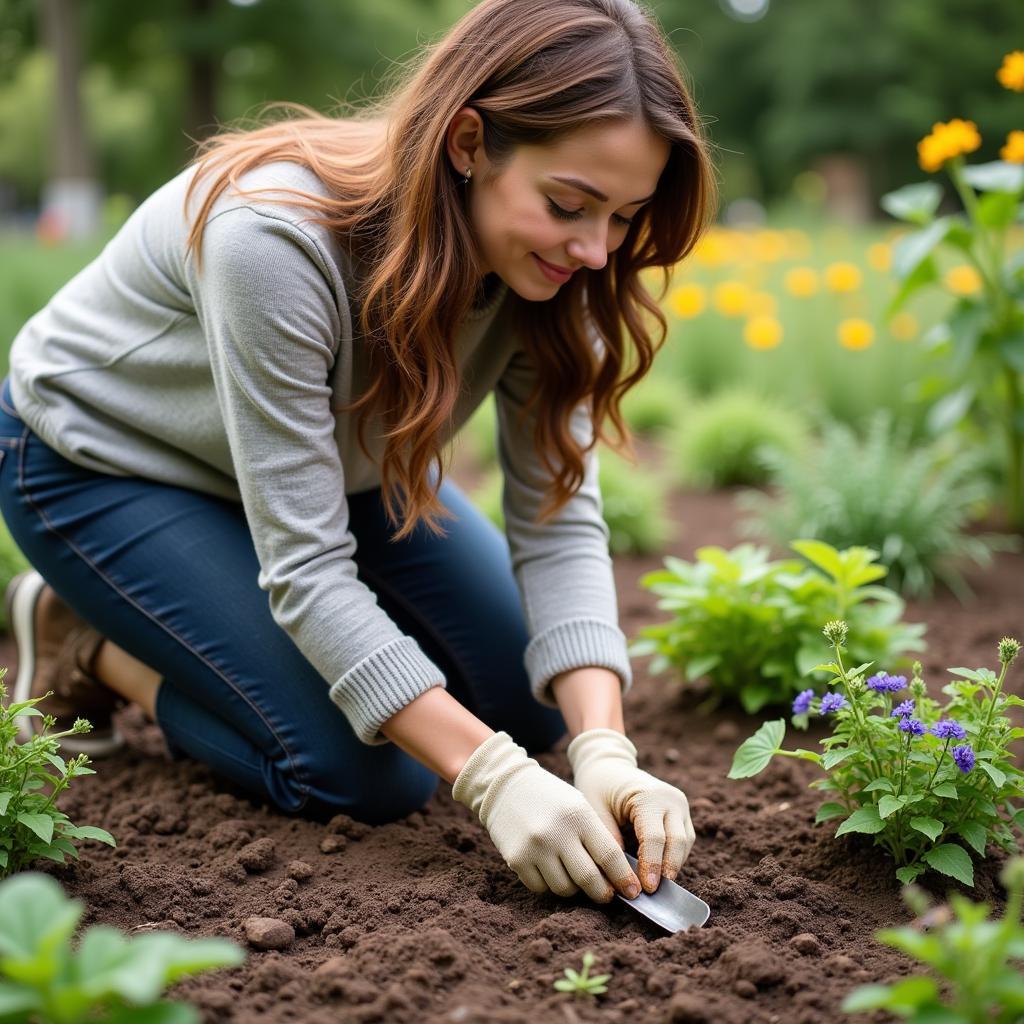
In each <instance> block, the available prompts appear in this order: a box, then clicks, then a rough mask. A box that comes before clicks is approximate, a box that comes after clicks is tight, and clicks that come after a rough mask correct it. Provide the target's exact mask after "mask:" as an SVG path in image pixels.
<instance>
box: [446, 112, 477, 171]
mask: <svg viewBox="0 0 1024 1024" xmlns="http://www.w3.org/2000/svg"><path fill="white" fill-rule="evenodd" d="M445 146H446V151H447V153H448V160H449V162H450V163H451V165H452V169H453V170H454V171H455V172H456V173H457V174H459V175H460V176H464V175H465V173H466V168H467V167H469V168H473V169H475V167H476V165H477V163H478V162H479V160H480V157H481V155H482V154H483V151H484V122H483V118H481V117H480V114H479V113H478V112H477V111H476V110H475V109H474V108H473V107H462V108H461V109H460V110H459V111H458V112H457V113H456V114H455V116H454V117H453V118H452V119H451V122H450V124H449V125H448V131H447V132H446V134H445Z"/></svg>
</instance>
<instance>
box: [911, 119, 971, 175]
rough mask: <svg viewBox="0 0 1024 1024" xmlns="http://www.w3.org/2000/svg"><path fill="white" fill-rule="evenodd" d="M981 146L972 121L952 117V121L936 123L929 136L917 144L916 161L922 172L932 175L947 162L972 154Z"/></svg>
mask: <svg viewBox="0 0 1024 1024" xmlns="http://www.w3.org/2000/svg"><path fill="white" fill-rule="evenodd" d="M980 145H981V136H980V135H979V134H978V126H977V125H976V124H975V123H974V122H973V121H963V120H961V119H960V118H959V117H954V118H953V120H952V121H948V122H946V123H943V122H941V121H937V122H936V123H935V124H933V125H932V131H931V134H930V135H926V136H925V137H924V138H923V139H922V140H921V141H920V142H919V143H918V144H917V160H918V163H919V164H920V165H921V168H922V170H925V171H928V172H929V173H934V172H935V171H938V170H940V169H941V168H942V165H943V164H944V163H945V162H946V161H947V160H952V159H953V157H957V156H962V155H963V154H964V153H973V152H974V151H975V150H976V149H977V148H978V147H979V146H980Z"/></svg>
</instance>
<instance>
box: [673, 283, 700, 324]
mask: <svg viewBox="0 0 1024 1024" xmlns="http://www.w3.org/2000/svg"><path fill="white" fill-rule="evenodd" d="M668 304H669V308H670V309H671V310H672V312H673V313H675V315H676V316H678V317H680V318H681V319H683V320H690V319H692V318H693V317H695V316H700V314H701V313H703V312H704V307H705V306H706V305H707V304H708V299H707V292H706V291H705V289H704V286H703V285H699V284H682V285H680V286H679V287H678V288H673V289H672V291H671V292H670V293H669V296H668Z"/></svg>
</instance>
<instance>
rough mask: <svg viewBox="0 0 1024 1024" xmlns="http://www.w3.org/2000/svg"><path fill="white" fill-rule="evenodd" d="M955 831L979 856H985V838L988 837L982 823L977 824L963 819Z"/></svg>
mask: <svg viewBox="0 0 1024 1024" xmlns="http://www.w3.org/2000/svg"><path fill="white" fill-rule="evenodd" d="M957 832H959V833H960V835H962V836H963V837H964V839H966V840H967V842H968V843H969V844H970V845H971V847H972V848H973V849H974V850H976V851H977V853H978V855H979V856H981V857H984V856H985V840H986V839H987V838H988V833H987V832H986V831H985V827H984V826H983V825H979V824H978V823H977V822H976V821H965V822H964V823H963V824H962V825H960V826H959V827H958V828H957Z"/></svg>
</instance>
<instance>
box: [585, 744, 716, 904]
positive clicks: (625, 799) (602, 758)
mask: <svg viewBox="0 0 1024 1024" xmlns="http://www.w3.org/2000/svg"><path fill="white" fill-rule="evenodd" d="M567 754H568V757H569V763H570V764H571V765H572V770H573V783H574V785H575V786H576V788H577V789H578V790H579V791H580V792H581V793H582V794H583V795H584V796H585V797H586V798H587V802H588V803H589V804H590V806H591V807H593V808H594V809H595V810H596V811H597V813H598V814H599V815H600V817H601V820H602V821H603V822H604V824H605V825H606V827H607V828H608V831H609V832H611V834H612V836H614V838H615V840H616V841H617V842H618V844H619V846H620V847H623V849H624V848H625V846H624V843H623V840H622V834H621V832H620V831H619V826H620V825H621V824H624V823H625V822H626V821H631V822H632V824H633V829H634V831H635V832H636V836H637V839H638V840H639V843H640V849H639V851H638V853H637V860H638V861H639V872H638V874H639V875H640V881H641V883H642V884H643V887H644V889H645V891H647V892H654V890H655V889H657V888H658V884H659V882H660V881H661V876H664V877H665V878H671V879H675V877H676V875H677V874H678V873H679V869H680V868H681V867H682V866H683V862H684V861H685V860H686V858H687V857H688V856H689V855H690V850H691V848H692V847H693V843H694V840H695V838H696V836H695V834H694V831H693V823H692V822H691V821H690V805H689V804H688V803H687V800H686V796H685V795H684V794H683V792H682V790H679V789H676V787H675V786H670V785H669V784H668V783H667V782H662V781H661V780H660V779H656V778H655V777H654V776H653V775H650V774H649V773H648V772H645V771H641V770H640V769H639V768H637V766H636V756H637V755H636V747H635V746H633V744H632V742H631V741H630V740H629V739H627V738H626V737H625V736H623V734H622V733H620V732H617V731H616V730H614V729H588V730H586V731H585V732H581V733H580V734H579V735H578V736H577V737H576V738H575V739H574V740H573V741H572V742H571V743H570V744H569V749H568V751H567Z"/></svg>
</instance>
